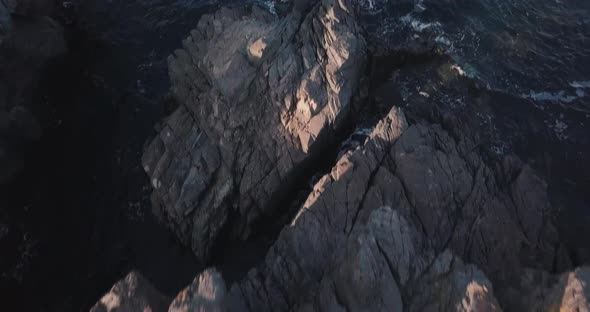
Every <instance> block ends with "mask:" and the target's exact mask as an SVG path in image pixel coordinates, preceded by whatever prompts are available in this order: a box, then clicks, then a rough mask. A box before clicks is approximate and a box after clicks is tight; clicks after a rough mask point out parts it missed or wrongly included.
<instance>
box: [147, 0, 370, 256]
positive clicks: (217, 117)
mask: <svg viewBox="0 0 590 312" xmlns="http://www.w3.org/2000/svg"><path fill="white" fill-rule="evenodd" d="M349 6H350V3H349V1H335V0H324V1H302V2H301V3H299V4H298V5H297V6H296V8H294V9H293V10H292V11H291V12H290V13H289V14H288V15H287V16H285V17H284V18H282V19H277V17H275V16H273V15H271V14H270V13H267V12H265V11H263V10H261V9H259V8H257V7H255V6H254V7H252V8H249V9H241V8H232V9H227V8H224V9H221V10H220V11H218V12H217V13H215V14H212V15H207V16H204V17H203V18H201V20H200V21H199V24H198V26H197V28H196V29H195V30H193V31H192V32H191V36H190V37H189V38H187V39H186V40H185V41H184V42H183V47H184V48H183V49H182V50H178V51H176V52H175V54H174V56H171V57H170V59H169V72H170V79H171V81H172V91H173V93H174V95H175V97H176V99H177V100H178V103H179V104H180V107H179V108H178V109H177V110H176V111H175V112H174V113H173V114H172V115H171V116H170V117H168V118H167V119H166V120H165V122H164V125H163V127H162V130H161V131H160V133H159V134H158V136H157V137H156V138H155V139H154V140H153V142H152V143H151V145H150V146H149V148H148V149H147V150H146V152H145V154H144V156H143V165H144V169H145V171H146V172H147V173H148V175H149V176H150V180H151V182H152V185H153V187H154V192H153V196H152V198H153V201H154V203H155V205H154V206H155V207H156V211H157V212H158V213H159V214H160V215H161V216H162V218H163V219H165V220H167V223H169V224H170V226H171V227H172V228H173V229H174V231H175V232H176V233H177V235H178V236H179V238H180V239H181V240H182V241H183V242H184V243H185V244H187V245H190V246H191V248H192V250H193V252H194V253H195V254H196V255H197V256H198V257H199V258H200V259H201V260H206V259H207V258H208V257H209V255H210V251H211V249H212V246H213V243H214V242H215V241H216V239H218V238H219V237H220V234H221V233H222V232H224V233H226V232H227V233H229V236H230V237H234V238H240V237H241V238H244V237H247V236H248V235H249V233H250V231H251V225H252V223H253V222H254V221H255V220H257V219H258V218H259V217H260V216H261V215H265V214H270V213H275V212H276V211H277V210H278V209H283V205H281V201H282V199H283V198H284V197H285V196H286V195H288V193H289V192H290V191H291V190H292V188H293V185H294V184H296V183H298V182H299V181H300V180H301V179H302V178H304V176H305V172H306V171H307V170H308V168H309V167H310V166H311V165H312V164H313V162H314V161H316V160H317V159H318V158H320V157H322V150H323V149H324V147H325V146H326V143H327V142H328V141H329V140H330V139H332V138H333V137H334V136H335V135H336V134H337V133H338V132H339V131H340V130H341V129H342V128H343V127H344V125H345V124H346V123H347V120H348V119H349V117H350V112H351V110H352V106H353V97H354V95H355V93H356V92H357V89H358V86H359V81H360V79H361V75H362V71H363V69H364V67H365V65H364V64H365V58H366V55H365V42H364V40H363V37H362V36H361V30H360V29H359V27H358V26H357V24H356V21H355V18H354V16H353V15H352V13H351V12H352V11H351V10H350V8H349ZM227 224H231V227H229V228H228V227H226V225H227Z"/></svg>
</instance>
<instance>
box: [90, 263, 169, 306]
mask: <svg viewBox="0 0 590 312" xmlns="http://www.w3.org/2000/svg"><path fill="white" fill-rule="evenodd" d="M169 304H170V299H168V298H166V297H165V296H164V295H162V294H161V293H160V292H159V291H158V290H156V289H155V288H154V287H153V286H152V285H151V284H150V282H149V281H148V280H146V279H145V278H144V277H143V276H142V275H141V274H139V273H137V272H131V273H129V274H128V275H127V276H126V277H125V278H124V279H122V280H120V281H119V282H117V283H116V284H115V286H113V288H112V289H111V290H110V291H109V292H108V293H107V294H105V295H104V296H103V297H102V298H101V299H100V300H99V301H98V302H97V303H96V305H95V306H94V307H92V308H91V309H90V311H91V312H135V311H138V312H139V311H142V312H145V311H151V312H158V311H166V310H167V307H168V305H169Z"/></svg>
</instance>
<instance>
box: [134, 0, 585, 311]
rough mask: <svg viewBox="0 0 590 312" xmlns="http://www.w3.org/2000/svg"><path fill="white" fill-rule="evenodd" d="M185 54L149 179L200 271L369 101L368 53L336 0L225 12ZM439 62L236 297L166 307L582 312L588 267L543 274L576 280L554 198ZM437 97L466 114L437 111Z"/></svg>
mask: <svg viewBox="0 0 590 312" xmlns="http://www.w3.org/2000/svg"><path fill="white" fill-rule="evenodd" d="M183 47H184V48H183V49H182V50H178V51H177V52H176V53H175V55H174V56H172V57H170V59H169V70H170V77H171V80H172V84H173V93H174V95H175V97H176V99H177V100H178V103H179V104H180V106H179V108H178V109H177V110H176V111H175V112H174V113H173V114H172V115H171V116H169V117H168V118H167V119H166V120H165V121H164V124H163V126H162V130H161V131H160V132H159V134H158V136H157V137H156V138H155V139H154V140H153V141H152V142H151V144H150V146H149V147H148V149H147V151H146V153H145V154H144V157H143V165H144V169H145V171H146V172H147V173H148V175H149V176H150V180H151V182H152V185H153V187H154V192H153V195H152V199H153V201H154V203H155V204H156V209H157V213H158V214H159V215H160V216H161V217H162V219H163V220H165V222H167V223H168V224H169V225H170V227H171V228H172V229H173V230H174V231H175V232H176V234H177V235H178V237H179V238H180V240H181V241H183V242H184V243H185V244H187V245H190V246H191V248H192V250H193V252H194V253H195V254H196V255H197V256H198V257H199V258H200V259H201V260H203V261H206V260H208V258H209V257H210V255H211V250H212V248H213V247H214V246H215V244H217V243H218V242H219V239H220V237H222V236H225V235H227V236H229V237H230V238H231V239H243V238H246V237H248V235H249V233H250V232H251V231H252V228H251V227H252V225H253V223H254V222H255V221H257V220H258V219H260V217H261V216H263V215H268V214H272V213H277V212H278V213H281V212H285V210H286V208H285V207H287V206H289V204H290V203H286V202H284V198H286V195H285V194H287V193H288V192H289V191H293V188H294V186H295V185H297V184H298V183H299V182H300V180H301V179H303V178H305V177H306V175H307V174H306V172H307V171H309V168H310V166H311V165H310V163H311V162H313V161H316V160H317V159H318V158H319V157H321V156H322V154H323V153H324V152H325V146H327V145H328V144H329V143H328V142H330V140H333V139H334V138H335V137H337V136H338V133H340V132H342V131H343V129H346V128H347V127H349V125H348V124H347V123H349V122H351V120H354V118H352V117H351V114H354V112H356V108H357V106H363V105H368V104H366V103H364V102H363V100H362V97H360V96H357V95H358V94H359V93H361V89H362V88H361V85H362V83H361V81H363V79H365V78H366V77H364V73H365V72H364V70H365V65H366V62H367V59H366V56H367V55H368V53H369V52H368V50H367V45H366V43H365V40H364V39H363V36H362V31H361V29H360V28H359V26H358V25H357V23H356V21H355V17H354V8H353V6H352V3H351V1H346V0H338V1H336V0H322V1H296V2H294V4H293V5H292V9H291V11H290V12H289V13H288V14H286V16H284V17H283V18H277V17H275V16H271V15H269V14H268V13H266V12H263V11H262V10H259V9H257V8H256V7H253V8H252V9H242V8H231V9H228V8H224V9H221V10H220V11H218V12H217V13H215V14H212V15H207V16H205V17H203V18H202V19H201V21H200V22H199V24H198V26H197V28H196V29H195V30H194V31H193V32H192V33H191V36H190V37H189V38H188V39H186V40H185V41H184V42H183ZM438 65H440V66H439V67H433V68H434V69H433V71H435V72H437V73H439V74H440V77H439V76H437V75H434V76H433V77H438V78H440V80H437V81H435V82H434V83H432V84H430V85H428V86H427V87H425V88H424V89H419V90H420V92H416V93H415V94H409V95H407V96H404V98H403V102H408V103H410V104H411V105H410V104H408V105H407V106H406V107H405V108H403V109H402V108H401V107H398V106H396V104H400V106H401V103H392V102H390V103H377V104H383V105H384V106H385V107H386V111H385V113H386V114H385V116H379V115H380V114H379V113H375V112H374V113H373V115H375V116H373V117H375V118H377V119H378V122H375V123H374V124H373V125H372V127H371V131H369V132H370V134H369V135H368V138H367V139H366V140H364V139H363V140H361V141H359V142H357V143H356V144H353V145H351V147H349V148H348V150H345V151H343V152H341V153H340V155H339V156H338V159H337V161H336V163H335V164H334V165H333V166H332V168H331V171H330V172H329V173H327V174H325V175H323V176H322V177H321V178H319V180H318V181H317V182H315V183H314V185H313V189H312V190H311V191H310V193H309V195H308V196H307V199H306V201H305V202H304V203H303V204H302V205H301V206H300V209H299V210H298V213H297V215H296V216H295V217H294V218H293V219H292V221H291V222H290V224H287V225H285V227H284V228H283V229H282V231H281V232H280V235H279V236H278V238H277V239H276V241H275V242H274V244H273V245H272V247H271V248H270V250H269V251H268V253H267V254H266V257H265V258H264V260H263V261H262V262H261V263H259V264H258V265H257V266H255V267H254V268H252V269H251V270H250V271H249V272H248V273H247V275H246V276H245V277H244V278H242V279H241V280H239V281H237V282H235V283H233V284H232V285H227V286H229V289H227V288H226V284H225V282H224V281H223V279H222V278H221V277H220V275H219V273H217V272H216V271H214V270H212V269H209V270H207V271H205V272H203V273H202V274H200V275H199V276H198V277H197V278H196V279H195V281H194V282H193V284H192V285H190V286H189V287H188V288H187V289H185V290H184V291H183V292H181V293H180V294H179V295H178V297H177V298H176V299H175V300H174V302H173V303H172V305H171V306H170V308H169V311H207V310H211V311H224V310H227V311H291V310H298V311H326V310H330V311H332V310H333V311H348V310H350V311H359V310H366V311H402V310H408V311H425V310H426V311H501V310H502V309H505V310H508V311H511V310H514V311H520V310H530V311H550V310H554V309H562V310H565V311H576V310H580V311H582V310H588V308H589V307H590V306H589V305H588V302H587V298H588V295H589V294H588V289H587V286H586V283H588V282H590V280H589V278H590V276H589V275H588V272H587V268H578V269H575V270H574V271H572V272H567V273H564V274H563V275H561V276H556V275H554V274H552V273H549V272H555V271H557V270H565V269H570V268H569V267H568V266H567V265H561V264H560V263H568V256H567V255H565V254H564V253H563V251H562V249H561V248H560V246H561V245H560V240H559V237H558V235H557V231H556V229H555V224H554V223H555V220H554V219H555V214H556V211H555V210H554V208H552V206H551V204H550V202H549V198H548V195H547V184H546V183H545V181H544V180H543V178H542V177H541V176H540V175H539V174H538V173H536V172H535V170H533V169H532V168H531V167H530V166H528V165H527V164H524V163H522V162H521V161H520V160H518V159H517V158H516V157H515V156H503V157H496V158H493V157H488V155H487V154H486V153H485V152H484V151H483V149H482V148H481V146H480V145H481V138H482V136H485V135H487V134H488V132H487V131H488V130H489V129H487V128H486V127H485V126H482V125H478V124H477V122H475V120H477V119H476V112H474V111H471V110H470V109H469V108H465V107H480V108H481V107H483V105H484V104H482V103H484V101H483V100H482V99H481V98H482V96H481V95H477V94H476V93H477V92H472V91H473V88H476V86H475V87H474V86H472V85H469V84H468V83H466V82H465V81H464V79H463V78H462V76H461V74H460V73H458V72H456V71H455V72H454V71H453V67H452V66H451V64H446V63H445V62H444V61H443V62H442V63H441V64H438ZM430 69H432V68H430ZM441 73H444V74H441ZM396 75H397V77H398V78H393V80H394V81H395V79H403V77H402V78H399V77H401V76H403V75H404V73H403V71H402V72H397V73H396ZM431 76H432V75H431ZM407 77H410V78H411V74H410V75H407ZM407 77H406V78H407ZM410 78H408V79H410ZM414 78H415V77H414ZM445 88H452V89H453V91H454V92H455V95H456V96H457V98H459V99H460V100H461V101H464V102H466V103H469V105H465V106H461V107H460V109H457V107H455V106H453V105H451V106H448V105H447V106H445V105H446V104H445V103H443V102H442V98H443V97H442V96H440V95H441V94H442V92H445V91H444V89H445ZM410 93H412V92H410ZM480 93H485V92H483V91H482V92H480ZM447 104H448V103H447ZM324 156H325V155H324ZM304 173H305V174H304ZM537 282H539V283H537Z"/></svg>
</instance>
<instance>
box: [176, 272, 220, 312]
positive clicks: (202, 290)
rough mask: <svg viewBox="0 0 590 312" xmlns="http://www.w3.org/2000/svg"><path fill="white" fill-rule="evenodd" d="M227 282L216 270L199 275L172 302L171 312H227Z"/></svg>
mask: <svg viewBox="0 0 590 312" xmlns="http://www.w3.org/2000/svg"><path fill="white" fill-rule="evenodd" d="M226 292H227V290H226V288H225V282H224V281H223V278H222V277H221V274H219V273H218V272H217V271H216V270H215V269H208V270H206V271H204V272H203V273H201V274H199V276H197V277H196V278H195V280H194V281H193V283H192V284H191V285H190V286H188V287H187V288H186V289H184V290H183V291H182V292H180V294H178V296H177V297H176V298H175V299H174V301H172V304H171V305H170V308H169V310H168V311H169V312H190V311H211V312H221V311H226V307H225V296H226Z"/></svg>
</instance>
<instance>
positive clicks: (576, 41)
mask: <svg viewBox="0 0 590 312" xmlns="http://www.w3.org/2000/svg"><path fill="white" fill-rule="evenodd" d="M359 5H360V7H361V15H363V16H364V17H365V18H364V19H365V22H366V23H369V24H370V33H371V35H372V36H373V37H374V39H376V40H379V41H380V42H381V43H382V44H385V45H390V46H393V47H403V46H404V45H407V44H408V43H411V42H413V41H427V42H430V43H432V44H434V45H435V46H437V47H438V48H440V49H443V50H444V51H446V52H447V53H448V54H449V55H451V56H452V57H453V59H454V60H455V61H456V62H457V63H458V64H459V65H460V66H461V68H462V69H463V71H464V72H465V73H466V74H467V75H469V76H471V77H474V78H476V79H479V80H481V81H482V82H483V83H484V85H486V86H487V87H488V88H490V89H493V90H499V91H502V92H507V93H509V94H512V95H516V96H519V97H523V98H529V99H532V100H533V101H536V102H539V104H541V105H547V104H561V105H564V106H567V107H569V108H571V109H576V110H580V111H583V112H585V113H589V112H590V105H589V104H588V103H589V102H590V88H589V86H590V1H587V0H477V1H473V0H445V1H441V0H415V1H411V0H410V1H405V0H391V1H387V0H364V1H361V2H359Z"/></svg>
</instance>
